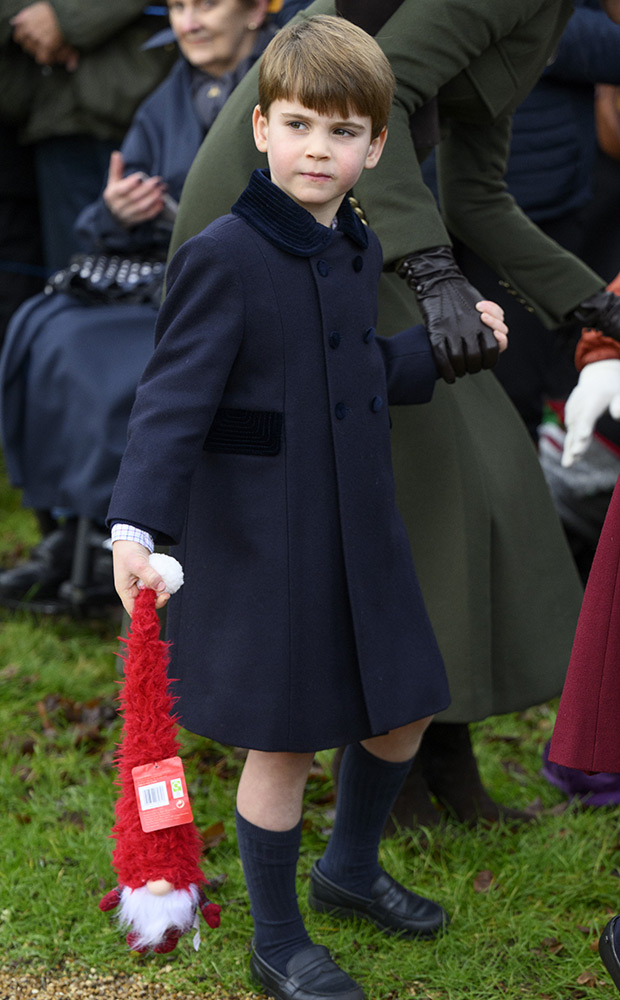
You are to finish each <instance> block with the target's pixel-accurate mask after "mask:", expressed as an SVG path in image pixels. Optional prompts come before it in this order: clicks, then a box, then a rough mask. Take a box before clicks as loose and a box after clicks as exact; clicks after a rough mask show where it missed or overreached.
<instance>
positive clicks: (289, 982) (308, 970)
mask: <svg viewBox="0 0 620 1000" xmlns="http://www.w3.org/2000/svg"><path fill="white" fill-rule="evenodd" d="M250 970H251V972H252V975H253V976H254V978H255V979H257V980H258V982H259V983H260V984H261V986H263V987H264V988H265V992H266V993H268V994H269V996H272V997H276V1000H366V998H365V996H364V991H363V990H362V988H361V986H358V985H357V983H356V982H355V981H354V980H353V979H351V977H350V976H347V974H346V972H343V971H342V969H341V968H340V967H339V966H338V965H336V963H335V962H334V961H333V959H332V957H331V955H330V954H329V952H328V950H327V948H325V947H324V946H323V945H322V944H311V945H308V947H307V948H302V949H301V951H298V952H297V954H296V955H293V957H292V958H291V959H289V961H288V963H287V966H286V974H284V973H282V972H278V971H277V970H276V969H274V968H272V966H271V965H268V964H267V962H265V961H264V960H263V959H262V958H261V957H260V955H259V954H258V952H256V951H253V952H252V957H251V958H250Z"/></svg>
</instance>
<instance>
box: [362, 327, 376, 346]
mask: <svg viewBox="0 0 620 1000" xmlns="http://www.w3.org/2000/svg"><path fill="white" fill-rule="evenodd" d="M374 336H375V328H374V326H369V327H368V329H367V330H366V333H365V334H364V343H365V344H369V343H370V342H371V340H374Z"/></svg>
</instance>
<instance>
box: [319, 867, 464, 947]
mask: <svg viewBox="0 0 620 1000" xmlns="http://www.w3.org/2000/svg"><path fill="white" fill-rule="evenodd" d="M370 894H371V898H370V899H366V897H365V896H358V895H357V894H356V893H353V892H349V891H348V890H347V889H342V888H341V887H340V886H338V885H336V884H335V883H334V882H332V881H331V880H330V879H328V878H326V877H325V875H323V873H322V872H321V871H320V869H319V867H318V865H317V863H316V862H315V863H314V865H313V867H312V871H311V872H310V892H309V896H308V900H309V903H310V906H311V907H312V909H313V910H318V911H319V913H331V914H333V915H334V916H336V917H356V916H357V917H361V918H362V919H364V920H370V922H371V923H373V924H375V925H376V926H377V927H379V928H380V929H381V930H382V931H386V933H388V934H402V935H403V936H405V937H434V936H435V935H436V934H438V933H439V931H441V930H443V928H444V927H447V925H448V923H449V917H448V914H447V913H446V911H445V910H444V908H443V907H442V906H440V905H439V903H434V902H433V900H432V899H425V898H424V896H418V895H416V893H415V892H410V891H409V890H408V889H405V888H404V887H403V886H402V885H400V883H398V882H396V881H395V879H393V878H392V877H391V876H390V875H388V874H387V872H383V873H382V874H381V875H379V877H378V878H377V879H376V880H375V881H374V883H373V885H372V886H371V889H370Z"/></svg>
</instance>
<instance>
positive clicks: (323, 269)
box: [316, 260, 329, 278]
mask: <svg viewBox="0 0 620 1000" xmlns="http://www.w3.org/2000/svg"><path fill="white" fill-rule="evenodd" d="M316 269H317V271H318V272H319V274H320V275H321V277H322V278H326V277H327V275H328V274H329V264H328V263H327V261H326V260H320V261H318V263H317V265H316Z"/></svg>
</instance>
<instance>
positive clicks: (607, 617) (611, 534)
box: [549, 480, 620, 773]
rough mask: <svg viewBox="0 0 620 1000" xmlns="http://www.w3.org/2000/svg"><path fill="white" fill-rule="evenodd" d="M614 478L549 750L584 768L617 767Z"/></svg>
mask: <svg viewBox="0 0 620 1000" xmlns="http://www.w3.org/2000/svg"><path fill="white" fill-rule="evenodd" d="M618 483H620V480H619V481H618ZM618 483H616V488H615V490H614V494H613V497H612V499H611V503H610V505H609V509H608V511H607V517H606V518H605V524H604V525H603V530H602V532H601V536H600V539H599V543H598V548H597V550H596V556H595V558H594V563H593V565H592V569H591V570H590V576H589V578H588V585H587V587H586V592H585V596H584V600H583V605H582V608H581V614H580V616H579V622H578V624H577V631H576V634H575V642H574V644H573V651H572V654H571V659H570V663H569V667H568V673H567V676H566V682H565V685H564V690H563V692H562V698H561V700H560V707H559V710H558V716H557V720H556V724H555V729H554V732H553V739H552V741H551V748H550V752H549V759H550V760H552V761H555V762H556V763H558V764H564V765H565V766H566V767H575V768H578V769H579V770H581V771H589V772H596V771H606V772H614V773H620V485H618Z"/></svg>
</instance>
